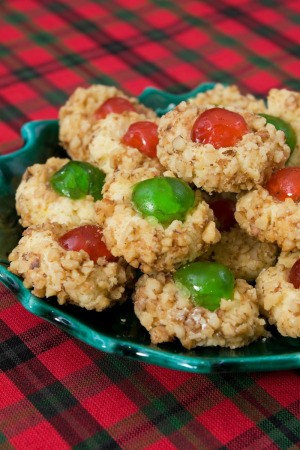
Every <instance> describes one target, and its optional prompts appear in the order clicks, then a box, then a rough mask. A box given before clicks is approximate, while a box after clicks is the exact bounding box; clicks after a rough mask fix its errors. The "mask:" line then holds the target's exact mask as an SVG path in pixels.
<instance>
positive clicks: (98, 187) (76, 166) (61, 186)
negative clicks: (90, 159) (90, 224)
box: [50, 161, 105, 200]
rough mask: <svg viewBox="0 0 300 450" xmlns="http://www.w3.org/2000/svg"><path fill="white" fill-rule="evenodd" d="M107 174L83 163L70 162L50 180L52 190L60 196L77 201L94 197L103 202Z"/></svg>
mask: <svg viewBox="0 0 300 450" xmlns="http://www.w3.org/2000/svg"><path fill="white" fill-rule="evenodd" d="M104 180H105V173H104V172H102V171H101V170H99V169H97V167H94V166H92V164H90V163H87V162H82V161H69V162H68V163H67V164H65V165H64V166H63V167H62V168H61V169H60V170H58V171H57V172H56V173H54V174H53V175H52V177H51V179H50V183H51V186H52V188H53V189H54V190H55V191H56V192H57V193H58V194H60V195H63V196H65V197H69V198H71V199H73V200H77V199H80V198H83V197H85V196H86V195H92V196H93V197H94V200H101V198H102V194H101V191H102V187H103V184H104Z"/></svg>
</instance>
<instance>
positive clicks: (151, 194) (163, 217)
mask: <svg viewBox="0 0 300 450" xmlns="http://www.w3.org/2000/svg"><path fill="white" fill-rule="evenodd" d="M132 202H133V205H134V208H135V209H136V210H137V211H138V212H139V213H141V214H142V215H143V216H146V217H155V218H156V219H157V220H158V221H159V222H160V223H163V224H167V223H171V222H172V221H173V220H182V221H183V220H184V219H185V217H186V214H187V213H188V211H189V210H190V209H191V208H192V207H193V206H194V203H195V193H194V191H193V190H192V189H191V188H190V186H189V185H188V184H187V183H185V182H184V181H182V180H179V179H177V178H171V177H156V178H150V179H148V180H144V181H140V182H139V183H136V184H135V185H134V186H133V191H132Z"/></svg>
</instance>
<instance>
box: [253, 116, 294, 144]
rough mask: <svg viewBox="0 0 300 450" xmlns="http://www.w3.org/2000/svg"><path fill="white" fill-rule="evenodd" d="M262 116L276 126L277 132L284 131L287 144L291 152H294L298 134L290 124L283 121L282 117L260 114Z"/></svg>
mask: <svg viewBox="0 0 300 450" xmlns="http://www.w3.org/2000/svg"><path fill="white" fill-rule="evenodd" d="M259 115H260V116H262V117H264V118H265V119H266V121H267V123H271V124H272V125H274V127H275V128H276V130H282V131H283V132H284V134H285V142H286V143H287V145H288V146H289V147H290V149H291V152H293V151H294V149H295V146H296V143H297V138H296V133H295V131H294V130H293V128H292V127H291V125H290V124H289V123H287V122H286V121H285V120H283V119H281V118H280V117H275V116H271V115H270V114H259Z"/></svg>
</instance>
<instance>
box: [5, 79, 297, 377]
mask: <svg viewBox="0 0 300 450" xmlns="http://www.w3.org/2000/svg"><path fill="white" fill-rule="evenodd" d="M212 87H213V83H205V84H202V85H200V86H199V87H198V88H196V89H195V90H193V91H191V92H188V93H186V94H183V95H173V94H169V93H166V92H163V91H160V90H157V89H155V88H148V89H146V90H145V91H144V92H143V93H142V94H141V95H140V97H139V98H140V101H141V102H142V103H144V104H145V105H147V106H149V107H152V108H153V109H155V110H156V111H157V112H158V114H160V115H161V114H164V113H165V112H167V111H169V110H170V109H172V108H173V107H174V106H175V105H176V104H178V103H179V102H180V101H182V100H185V99H187V98H189V97H192V96H194V95H195V94H196V93H198V92H204V91H206V90H207V89H210V88H212ZM22 137H23V139H24V146H23V147H22V148H21V149H20V150H18V151H16V152H14V153H12V154H8V155H4V156H0V261H1V263H2V265H0V281H1V282H2V283H3V284H4V285H5V286H7V287H8V288H9V289H10V290H11V291H12V292H13V293H14V294H15V295H16V296H17V297H18V299H19V301H20V302H21V303H22V305H23V306H24V307H25V308H26V309H27V310H28V311H30V312H32V313H33V314H36V315H37V316H39V317H41V318H43V319H45V320H48V321H49V322H52V323H53V324H55V325H56V326H58V327H59V328H61V329H62V330H64V331H65V332H67V333H69V334H70V335H72V336H75V337H76V338H78V339H80V340H81V341H83V342H85V343H87V344H89V345H91V346H93V347H95V348H97V349H99V350H102V351H105V352H109V353H114V354H116V355H122V356H126V357H130V358H135V359H138V360H139V361H143V362H147V363H151V364H157V365H159V366H163V367H168V368H172V369H177V370H184V371H189V372H197V373H218V372H247V371H270V370H283V369H295V368H299V367H300V342H299V339H288V338H283V337H281V336H279V335H278V334H277V333H276V331H275V330H271V331H272V337H271V338H269V339H264V340H260V341H257V342H255V343H253V344H252V345H249V346H248V347H245V348H242V349H237V350H230V349H223V348H219V347H217V348H213V347H212V348H197V349H195V350H191V351H187V350H185V349H183V348H182V347H181V345H180V344H179V343H178V342H174V343H171V344H169V343H168V344H164V345H159V346H154V345H152V344H151V343H150V340H149V336H148V333H147V332H146V331H145V329H144V328H143V327H142V326H141V325H140V324H139V322H138V320H137V319H136V317H135V315H134V313H133V307H132V302H130V301H128V302H126V303H125V304H123V305H122V306H115V307H113V308H111V309H110V310H107V311H104V312H101V313H97V312H92V311H86V310H84V309H81V308H78V307H76V306H72V305H66V306H59V305H58V303H57V301H56V298H50V299H39V298H37V297H35V296H34V295H32V294H31V292H30V291H29V290H28V289H26V288H24V286H23V283H22V280H20V279H19V278H18V277H16V276H15V275H13V274H11V273H10V272H9V271H8V270H7V268H6V264H5V263H6V261H7V256H8V254H9V252H10V251H11V250H12V249H13V247H14V246H15V245H16V244H17V242H18V240H19V238H20V236H21V232H22V230H21V228H20V226H19V225H18V218H17V215H16V212H15V207H14V203H15V202H14V193H15V189H16V186H17V185H18V183H19V181H20V177H21V175H22V173H23V172H24V171H25V168H26V167H27V166H30V165H32V164H34V163H37V162H45V161H46V159H47V158H48V157H50V156H54V155H57V156H65V155H64V152H63V150H62V149H61V148H60V147H59V145H58V122H57V121H56V120H48V121H35V122H30V123H27V124H26V125H24V127H23V128H22ZM0 301H1V300H0Z"/></svg>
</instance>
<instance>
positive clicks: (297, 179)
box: [266, 167, 300, 202]
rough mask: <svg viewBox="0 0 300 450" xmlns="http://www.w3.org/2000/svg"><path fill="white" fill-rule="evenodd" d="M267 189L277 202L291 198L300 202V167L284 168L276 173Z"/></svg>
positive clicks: (268, 183)
mask: <svg viewBox="0 0 300 450" xmlns="http://www.w3.org/2000/svg"><path fill="white" fill-rule="evenodd" d="M266 189H267V190H268V191H269V193H270V194H271V195H272V196H273V197H275V198H276V199H277V200H281V201H284V200H285V199H286V198H291V199H293V200H294V201H295V202H298V201H299V200H300V167H284V168H283V169H280V170H278V171H277V172H274V173H273V174H272V175H271V177H270V179H269V181H268V182H267V184H266Z"/></svg>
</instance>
